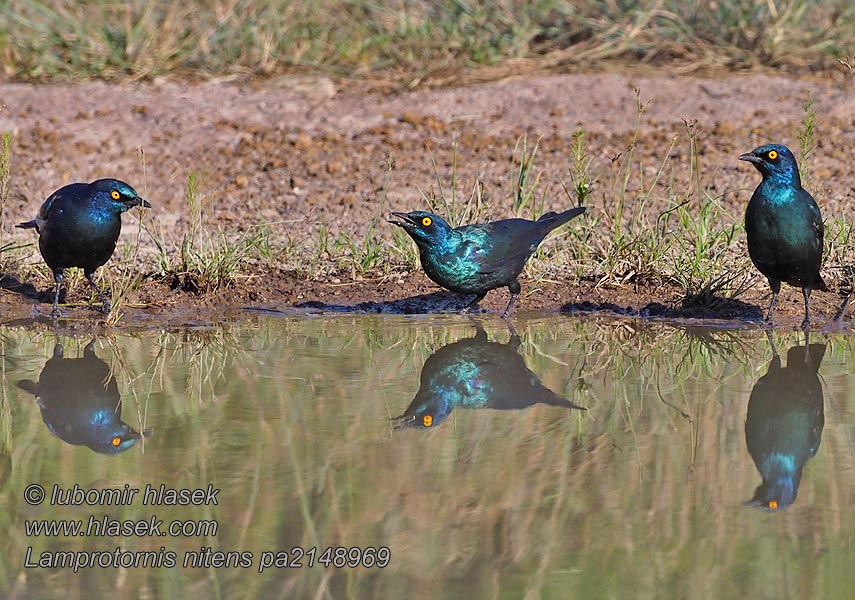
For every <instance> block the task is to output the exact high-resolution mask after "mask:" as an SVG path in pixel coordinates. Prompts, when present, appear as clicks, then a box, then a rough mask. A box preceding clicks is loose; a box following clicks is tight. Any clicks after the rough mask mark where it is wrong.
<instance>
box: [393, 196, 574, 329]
mask: <svg viewBox="0 0 855 600" xmlns="http://www.w3.org/2000/svg"><path fill="white" fill-rule="evenodd" d="M584 212H585V208H584V207H576V208H571V209H570V210H567V211H564V212H562V213H560V214H559V213H554V212H549V213H546V214H544V215H543V216H542V217H540V218H539V219H537V220H536V221H530V220H528V219H504V220H501V221H493V222H492V223H476V224H473V225H465V226H463V227H456V228H453V227H451V226H450V225H449V224H448V223H447V222H446V221H445V220H444V219H443V218H442V217H440V216H439V215H435V214H433V213H428V212H424V211H413V212H409V213H403V212H393V213H392V214H391V215H390V216H391V218H390V219H389V222H390V223H392V224H393V225H397V226H398V227H400V228H402V229H403V230H404V231H406V232H407V234H409V236H410V237H411V238H412V239H413V241H414V242H415V243H416V246H417V247H418V249H419V258H420V260H421V264H422V268H423V269H424V270H425V274H427V276H428V277H429V278H430V279H431V280H432V281H434V282H435V283H438V284H439V285H441V286H442V287H444V288H446V289H448V290H451V291H452V292H456V293H458V294H468V295H472V296H474V297H473V298H472V300H471V301H470V302H469V303H468V304H467V305H466V306H465V307H464V308H463V312H467V311H468V310H469V309H470V308H472V307H473V306H475V305H476V304H477V303H478V302H480V301H481V300H482V299H483V298H484V296H485V295H486V294H487V292H489V291H490V290H493V289H496V288H500V287H507V288H508V291H510V293H511V298H510V300H509V301H508V305H507V307H506V308H505V311H504V312H503V313H502V316H503V317H507V316H509V315H510V313H511V309H512V308H513V306H514V302H515V301H516V299H517V298H518V297H519V295H520V292H521V287H520V283H519V280H518V277H519V275H520V273H522V270H523V268H524V267H525V263H526V261H528V259H529V257H531V255H532V254H534V252H535V251H536V250H537V247H538V246H539V245H540V243H541V242H542V241H543V240H544V238H545V237H546V236H547V235H548V234H549V233H550V232H551V231H552V230H553V229H555V228H557V227H560V226H561V225H563V224H564V223H566V222H568V221H570V220H571V219H574V218H575V217H578V216H579V215H581V214H583V213H584Z"/></svg>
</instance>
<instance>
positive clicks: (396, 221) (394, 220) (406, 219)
mask: <svg viewBox="0 0 855 600" xmlns="http://www.w3.org/2000/svg"><path fill="white" fill-rule="evenodd" d="M389 217H390V218H389V219H386V220H387V221H388V222H389V223H391V224H392V225H397V226H398V227H401V228H402V229H404V230H406V231H412V230H413V229H415V228H416V223H415V221H413V219H412V218H411V217H410V215H408V214H407V213H402V212H393V213H389Z"/></svg>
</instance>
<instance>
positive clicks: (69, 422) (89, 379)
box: [18, 340, 151, 454]
mask: <svg viewBox="0 0 855 600" xmlns="http://www.w3.org/2000/svg"><path fill="white" fill-rule="evenodd" d="M18 387H19V388H21V389H22V390H24V391H26V392H29V393H30V394H32V395H33V396H35V397H36V400H37V401H38V403H39V408H41V412H42V420H43V421H44V423H45V425H47V428H48V429H49V430H50V431H51V433H53V434H54V435H55V436H56V437H58V438H59V439H61V440H62V441H64V442H66V443H68V444H72V445H74V446H88V447H89V448H91V449H92V450H94V451H95V452H99V453H101V454H118V453H119V452H122V451H124V450H127V449H128V448H130V447H132V446H133V445H134V444H136V443H137V442H138V441H139V440H140V439H142V438H143V437H147V436H149V435H151V429H147V430H145V431H144V432H143V433H140V432H138V431H136V430H135V429H134V428H133V427H131V426H130V425H128V424H127V423H124V422H123V421H122V399H121V397H120V396H119V387H118V386H117V385H116V378H115V377H114V376H113V375H112V372H111V370H110V365H108V364H107V363H106V362H104V361H103V360H101V359H100V358H98V357H97V356H96V355H95V340H92V342H90V343H89V344H88V345H87V346H86V348H85V349H84V351H83V356H82V357H81V358H64V356H63V350H62V346H61V345H59V344H57V345H56V346H54V349H53V357H51V359H50V360H48V361H47V362H46V363H45V366H44V368H42V372H41V374H40V375H39V381H38V383H36V382H35V381H31V380H29V379H25V380H22V381H19V382H18Z"/></svg>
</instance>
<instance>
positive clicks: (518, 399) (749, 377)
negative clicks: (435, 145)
mask: <svg viewBox="0 0 855 600" xmlns="http://www.w3.org/2000/svg"><path fill="white" fill-rule="evenodd" d="M809 341H810V346H808V347H807V348H806V347H805V340H804V335H803V334H801V333H796V332H785V331H784V332H782V331H775V332H773V333H772V335H771V338H769V337H767V336H766V335H765V334H764V332H762V331H760V330H756V329H734V330H728V329H719V330H714V329H704V328H697V327H683V326H680V327H678V326H669V325H665V324H645V323H641V322H638V321H620V320H618V321H615V320H599V319H589V320H579V319H575V318H567V317H549V318H534V319H525V318H520V319H515V320H514V329H513V330H512V329H509V328H508V326H507V325H506V324H505V323H504V322H502V321H500V320H498V319H484V320H479V319H475V318H466V317H459V316H449V317H424V316H419V317H371V316H347V315H343V316H334V317H329V316H306V315H300V316H294V317H271V318H260V319H257V320H254V321H248V322H246V323H243V324H236V325H229V326H225V327H200V328H195V329H185V330H175V331H147V332H138V333H122V332H116V333H114V334H112V335H111V336H109V337H100V338H95V339H94V340H93V338H91V337H68V336H64V335H57V334H54V333H52V332H45V331H44V330H41V331H34V330H30V329H26V328H6V329H4V330H3V332H2V342H0V343H2V352H3V363H2V364H3V372H2V376H3V395H2V405H0V509H2V510H0V527H2V531H4V532H6V535H4V536H3V538H2V540H0V596H3V597H20V598H54V597H56V598H68V597H71V598H74V597H81V598H82V597H111V598H115V599H121V598H160V597H175V596H179V595H181V596H183V595H189V594H193V595H195V596H196V597H200V598H209V597H210V598H215V597H222V598H335V599H339V598H650V599H654V598H657V599H658V598H694V597H709V598H734V597H760V598H765V597H776V598H780V597H814V598H851V596H852V590H853V589H855V573H853V569H852V565H853V564H855V549H853V541H855V540H854V539H853V538H854V537H855V502H854V501H855V376H853V375H852V368H851V367H849V366H848V365H847V363H849V364H852V363H853V362H855V361H853V358H850V357H853V352H855V337H851V336H844V335H822V334H819V333H814V334H813V335H812V336H811V338H810V340H809ZM773 346H774V347H773ZM775 350H777V358H776V353H775ZM39 490H42V492H40V491H39ZM92 565H94V566H92ZM381 565H383V566H381Z"/></svg>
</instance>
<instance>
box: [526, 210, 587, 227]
mask: <svg viewBox="0 0 855 600" xmlns="http://www.w3.org/2000/svg"><path fill="white" fill-rule="evenodd" d="M585 210H586V208H585V207H584V206H577V207H575V208H571V209H570V210H565V211H564V212H563V213H556V212H553V211H550V212H548V213H544V214H543V215H542V216H541V217H540V218H539V219H538V220H537V221H538V222H539V223H540V222H549V225H550V228H551V229H555V228H556V227H560V226H561V225H564V223H566V222H567V221H570V220H571V219H575V218H576V217H578V216H579V215H582V214H584V213H585Z"/></svg>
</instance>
